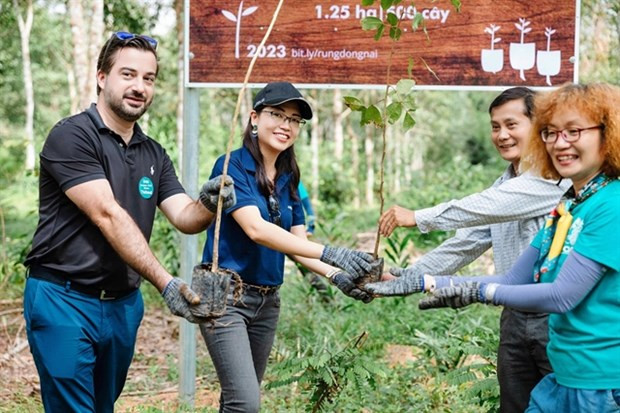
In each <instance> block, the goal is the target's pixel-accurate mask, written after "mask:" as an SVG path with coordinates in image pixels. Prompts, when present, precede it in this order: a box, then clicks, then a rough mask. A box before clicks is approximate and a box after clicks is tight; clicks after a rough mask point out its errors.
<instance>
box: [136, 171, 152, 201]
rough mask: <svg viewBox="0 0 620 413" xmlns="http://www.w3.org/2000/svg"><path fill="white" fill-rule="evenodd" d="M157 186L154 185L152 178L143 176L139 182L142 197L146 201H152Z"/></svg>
mask: <svg viewBox="0 0 620 413" xmlns="http://www.w3.org/2000/svg"><path fill="white" fill-rule="evenodd" d="M154 188H155V186H154V185H153V181H151V178H149V177H146V176H143V177H142V178H141V179H140V182H138V192H139V193H140V196H141V197H142V198H144V199H151V197H152V196H153V192H154Z"/></svg>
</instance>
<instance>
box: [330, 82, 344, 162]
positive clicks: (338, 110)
mask: <svg viewBox="0 0 620 413" xmlns="http://www.w3.org/2000/svg"><path fill="white" fill-rule="evenodd" d="M332 115H333V119H334V155H335V156H336V163H335V164H336V165H338V168H339V169H342V154H343V152H344V131H343V127H342V94H341V93H340V89H334V95H333V110H332Z"/></svg>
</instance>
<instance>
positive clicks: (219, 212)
mask: <svg viewBox="0 0 620 413" xmlns="http://www.w3.org/2000/svg"><path fill="white" fill-rule="evenodd" d="M283 3H284V0H280V1H279V2H278V6H277V7H276V10H275V11H274V13H273V17H272V18H271V23H269V27H268V28H267V32H266V33H265V36H263V40H261V42H260V44H259V45H258V49H257V50H261V48H262V47H264V46H265V43H266V42H267V39H268V38H269V35H270V34H271V30H272V29H273V26H274V25H275V23H276V20H277V18H278V13H280V9H281V8H282V4H283ZM258 55H259V54H258V53H254V56H253V57H252V60H251V61H250V65H249V66H248V70H247V72H246V73H245V78H244V79H243V86H241V90H240V91H239V96H238V97H237V105H236V106H235V112H234V114H233V117H232V126H231V128H230V136H229V137H228V145H227V146H226V158H225V159H224V167H223V169H222V182H221V183H220V192H219V196H218V198H217V212H216V213H215V230H214V231H213V234H214V237H213V263H212V264H211V271H213V272H217V270H218V262H219V245H220V226H221V223H222V190H223V189H224V180H225V178H226V173H227V172H228V163H229V161H230V153H231V152H232V144H233V140H234V137H235V126H236V125H237V118H238V117H239V109H240V108H241V100H242V99H243V95H244V94H245V90H246V88H247V85H248V81H249V80H250V75H251V74H252V69H253V68H254V63H256V59H257V58H258Z"/></svg>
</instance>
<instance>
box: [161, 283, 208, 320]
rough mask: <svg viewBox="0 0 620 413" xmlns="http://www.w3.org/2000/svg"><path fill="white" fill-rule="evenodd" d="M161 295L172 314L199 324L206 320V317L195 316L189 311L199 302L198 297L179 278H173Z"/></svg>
mask: <svg viewBox="0 0 620 413" xmlns="http://www.w3.org/2000/svg"><path fill="white" fill-rule="evenodd" d="M161 295H162V297H164V301H165V302H166V305H167V306H168V308H169V309H170V312H171V313H172V314H174V315H178V316H181V317H183V318H185V319H186V320H187V321H189V322H190V323H195V324H200V323H204V322H205V321H207V319H206V318H202V317H196V316H194V315H193V314H192V313H191V310H190V308H191V307H195V306H198V305H199V304H200V297H199V296H198V294H196V293H195V292H194V291H193V290H192V289H191V288H190V287H189V285H187V283H186V282H185V281H183V280H181V279H180V278H173V279H172V280H171V281H170V282H169V283H168V284H167V285H166V288H164V291H163V292H162V293H161Z"/></svg>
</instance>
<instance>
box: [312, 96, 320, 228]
mask: <svg viewBox="0 0 620 413" xmlns="http://www.w3.org/2000/svg"><path fill="white" fill-rule="evenodd" d="M314 107H315V108H318V105H315V106H314ZM313 115H314V116H312V120H311V121H310V122H311V125H312V130H311V131H310V153H311V154H312V163H311V165H312V204H313V205H318V202H319V176H320V174H319V161H320V152H319V143H320V142H319V140H320V137H321V131H320V128H319V111H318V110H315V111H314V113H313ZM314 214H315V216H316V218H315V219H317V220H318V211H317V210H316V209H315V211H314Z"/></svg>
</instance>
